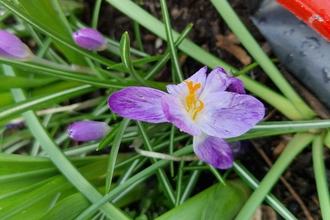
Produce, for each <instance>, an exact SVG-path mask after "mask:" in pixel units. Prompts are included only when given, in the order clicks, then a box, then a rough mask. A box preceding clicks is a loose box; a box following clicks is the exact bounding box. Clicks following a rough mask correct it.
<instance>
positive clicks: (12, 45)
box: [0, 30, 34, 60]
mask: <svg viewBox="0 0 330 220" xmlns="http://www.w3.org/2000/svg"><path fill="white" fill-rule="evenodd" d="M0 57H4V58H8V59H18V60H28V59H30V58H33V57H34V55H33V53H32V52H31V50H30V49H29V48H28V47H27V46H26V45H25V44H24V43H23V42H22V41H21V40H20V39H19V38H18V37H16V36H15V35H13V34H12V33H9V32H7V31H4V30H0Z"/></svg>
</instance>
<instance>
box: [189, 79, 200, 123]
mask: <svg viewBox="0 0 330 220" xmlns="http://www.w3.org/2000/svg"><path fill="white" fill-rule="evenodd" d="M184 82H185V83H186V84H187V86H188V90H189V95H187V96H186V105H187V111H188V113H189V115H190V116H191V118H192V119H193V120H195V118H196V115H197V113H198V112H200V111H202V109H203V108H204V103H203V102H202V101H201V100H200V99H198V98H197V97H196V94H195V92H196V91H197V90H198V89H199V88H201V87H202V85H201V84H200V83H196V84H194V82H193V81H187V80H185V81H184Z"/></svg>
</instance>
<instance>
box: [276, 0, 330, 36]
mask: <svg viewBox="0 0 330 220" xmlns="http://www.w3.org/2000/svg"><path fill="white" fill-rule="evenodd" d="M277 2H278V3H280V4H281V5H283V6H284V7H285V8H286V9H288V10H290V11H291V12H292V13H293V14H295V15H296V16H297V17H298V18H300V19H301V20H303V21H304V22H305V23H306V24H308V25H309V26H310V27H312V28H313V29H314V30H316V31H317V32H318V33H319V34H321V35H322V36H323V37H324V38H325V39H327V40H328V41H330V1H329V0H277Z"/></svg>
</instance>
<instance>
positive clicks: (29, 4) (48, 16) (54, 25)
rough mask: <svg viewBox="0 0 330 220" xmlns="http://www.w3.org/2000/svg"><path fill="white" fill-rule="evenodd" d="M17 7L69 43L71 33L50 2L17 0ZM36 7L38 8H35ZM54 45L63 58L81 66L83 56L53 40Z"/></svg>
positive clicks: (44, 0) (45, 0) (43, 0)
mask: <svg viewBox="0 0 330 220" xmlns="http://www.w3.org/2000/svg"><path fill="white" fill-rule="evenodd" d="M18 2H19V5H20V6H21V7H22V8H24V10H25V11H26V12H27V13H28V15H29V16H31V17H32V18H34V19H35V20H38V21H40V22H42V23H43V24H47V26H48V28H50V29H52V31H53V32H57V33H61V36H62V37H65V39H66V40H68V41H71V42H72V39H71V33H69V32H68V31H67V28H66V26H67V25H66V24H65V23H64V22H63V20H62V19H61V18H60V17H59V16H58V14H59V13H58V12H57V11H56V10H55V7H54V6H53V5H52V4H51V1H48V0H30V1H25V0H18ZM36 5H38V7H35V6H36ZM54 42H55V44H56V45H57V46H58V47H59V48H60V50H61V51H62V52H63V54H64V55H65V56H67V58H68V59H69V60H70V61H71V62H72V63H76V64H81V65H83V64H84V63H85V62H84V59H83V56H82V55H80V54H79V53H77V52H76V51H74V50H71V49H70V48H68V47H66V46H65V45H63V44H62V43H61V42H59V41H57V40H54Z"/></svg>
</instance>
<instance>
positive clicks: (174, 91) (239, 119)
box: [108, 67, 265, 169]
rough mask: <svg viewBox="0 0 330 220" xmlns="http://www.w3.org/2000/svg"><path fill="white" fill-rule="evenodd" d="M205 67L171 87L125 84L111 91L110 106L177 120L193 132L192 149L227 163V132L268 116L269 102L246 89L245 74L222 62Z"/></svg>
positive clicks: (134, 115) (126, 113)
mask: <svg viewBox="0 0 330 220" xmlns="http://www.w3.org/2000/svg"><path fill="white" fill-rule="evenodd" d="M206 72H207V68H206V67H203V68H202V69H200V70H199V71H198V72H196V73H195V74H194V75H193V76H191V77H190V78H188V79H186V80H184V81H183V82H182V83H180V84H178V85H168V86H167V91H168V93H165V92H163V91H160V90H156V89H153V88H147V87H137V86H131V87H127V88H125V89H122V90H120V91H118V92H115V93H113V94H112V95H111V96H110V97H109V100H108V103H109V107H110V109H111V110H112V111H114V112H116V113H118V114H119V115H121V116H123V117H126V118H130V119H134V120H139V121H144V122H149V123H161V122H171V123H173V124H174V125H175V126H176V127H178V128H179V129H180V130H181V131H183V132H186V133H188V134H190V135H192V136H193V137H194V138H193V148H194V152H195V154H196V155H197V156H198V157H199V158H200V159H201V160H203V161H205V162H206V163H209V164H211V165H212V166H214V167H216V168H219V169H228V168H230V167H231V166H232V164H233V157H232V151H231V149H230V146H229V144H228V143H227V142H226V141H225V140H224V138H232V137H236V136H239V135H242V134H243V133H245V132H247V131H248V130H250V129H251V128H252V127H253V126H254V125H255V124H256V123H258V122H259V121H260V120H261V119H262V118H263V117H264V113H265V108H264V105H263V104H262V103H261V102H260V101H259V100H257V99H256V98H254V97H253V96H251V95H246V94H245V90H244V87H243V83H242V81H241V80H239V79H237V78H232V77H230V76H228V75H227V74H226V72H225V71H224V69H223V68H221V67H217V68H215V69H214V70H213V71H212V72H211V73H210V74H209V75H208V76H207V75H206ZM227 90H228V91H227Z"/></svg>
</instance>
